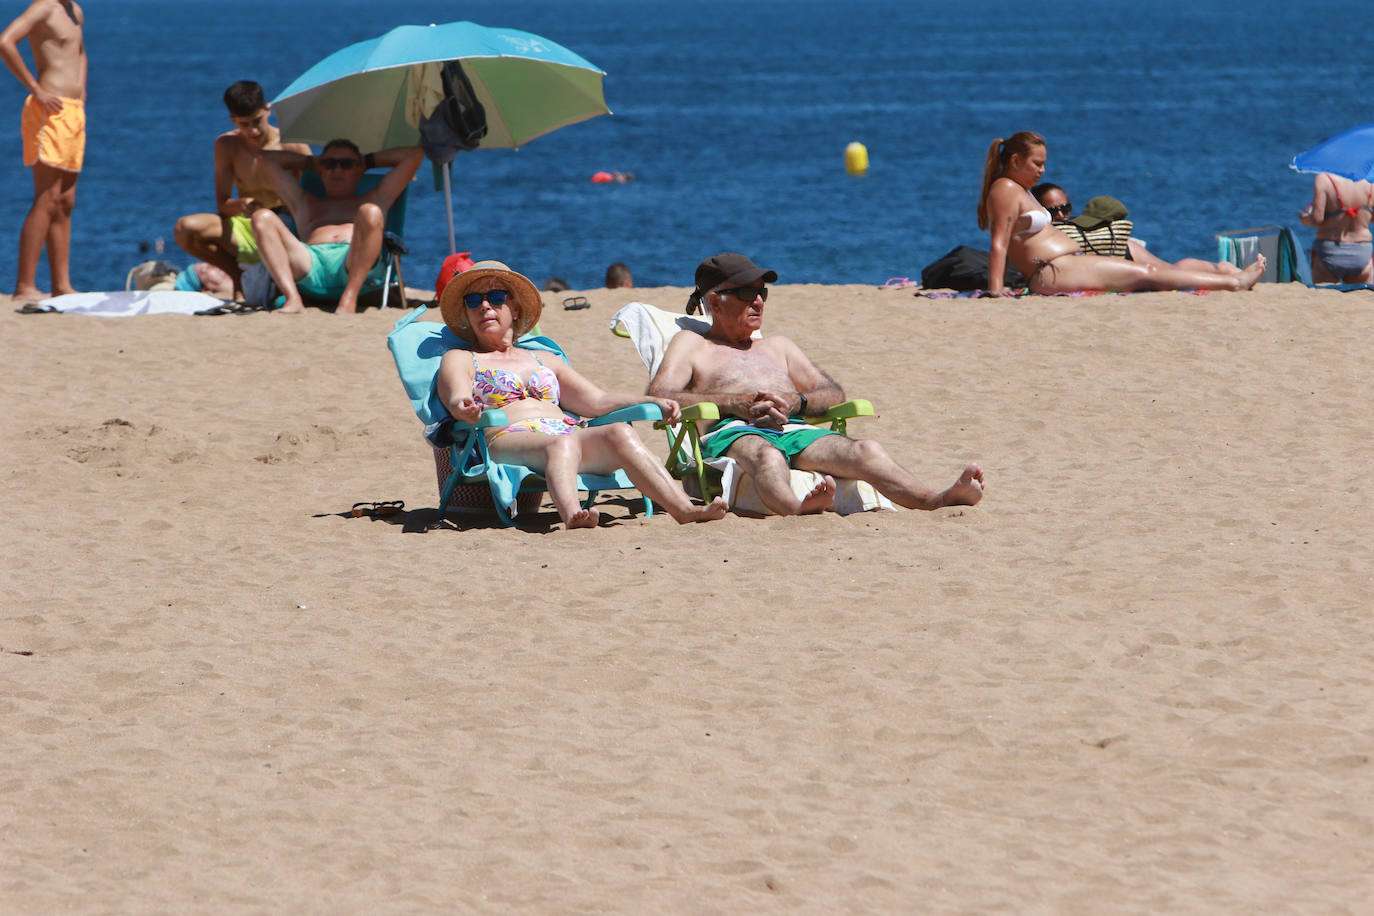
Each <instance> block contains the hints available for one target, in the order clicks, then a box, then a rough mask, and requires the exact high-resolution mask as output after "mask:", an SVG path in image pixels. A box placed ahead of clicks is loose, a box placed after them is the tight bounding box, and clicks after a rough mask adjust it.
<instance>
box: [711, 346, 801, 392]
mask: <svg viewBox="0 0 1374 916" xmlns="http://www.w3.org/2000/svg"><path fill="white" fill-rule="evenodd" d="M696 383H697V387H698V388H700V389H701V390H703V391H753V390H758V389H775V388H777V389H782V390H790V389H791V388H792V380H791V378H790V377H789V375H788V372H787V363H786V360H785V359H783V357H782V356H781V354H779V353H776V352H775V351H774V350H773V348H772V347H768V346H766V345H765V344H764V343H763V342H762V341H760V342H758V343H756V344H754V345H753V346H752V347H750V348H749V349H748V350H734V349H730V348H727V347H719V348H712V350H711V351H708V352H707V353H705V354H703V358H702V359H701V360H700V361H699V363H698V365H697V372H696Z"/></svg>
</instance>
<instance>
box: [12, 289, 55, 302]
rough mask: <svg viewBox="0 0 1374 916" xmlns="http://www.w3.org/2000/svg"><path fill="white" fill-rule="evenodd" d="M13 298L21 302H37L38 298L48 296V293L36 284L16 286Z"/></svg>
mask: <svg viewBox="0 0 1374 916" xmlns="http://www.w3.org/2000/svg"><path fill="white" fill-rule="evenodd" d="M14 298H16V299H19V300H20V301H23V302H37V301H38V300H39V299H46V298H48V294H47V293H45V292H43V291H42V290H41V289H39V288H38V287H36V286H16V287H15V288H14Z"/></svg>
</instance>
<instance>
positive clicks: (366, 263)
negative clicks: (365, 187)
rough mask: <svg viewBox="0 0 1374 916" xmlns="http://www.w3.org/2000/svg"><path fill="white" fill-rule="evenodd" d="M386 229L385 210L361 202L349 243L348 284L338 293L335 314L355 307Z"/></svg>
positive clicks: (349, 310) (350, 310) (375, 260)
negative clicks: (351, 239)
mask: <svg viewBox="0 0 1374 916" xmlns="http://www.w3.org/2000/svg"><path fill="white" fill-rule="evenodd" d="M385 231H386V214H385V213H383V212H382V208H381V207H379V206H377V205H376V204H371V203H368V204H363V205H362V206H360V207H359V208H358V215H357V217H356V218H355V219H354V221H353V241H352V242H350V243H349V245H348V258H347V260H346V261H345V262H344V264H345V265H346V266H347V268H348V284H347V285H346V286H344V291H343V293H341V294H340V296H339V305H338V308H336V309H334V313H335V314H336V315H350V314H352V313H354V312H356V311H358V294H359V293H360V292H362V289H363V283H365V282H366V281H367V275H368V274H369V273H371V272H372V266H373V265H374V264H376V263H377V258H378V256H379V255H380V254H381V253H382V235H383V233H384V232H385Z"/></svg>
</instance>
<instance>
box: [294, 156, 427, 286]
mask: <svg viewBox="0 0 1374 916" xmlns="http://www.w3.org/2000/svg"><path fill="white" fill-rule="evenodd" d="M386 174H387V173H386V170H379V171H373V172H367V173H365V174H364V175H363V177H362V178H360V179H359V180H358V190H359V191H367V190H371V189H372V188H375V187H376V186H377V185H378V184H379V183H380V182H381V180H382V179H383V178H384V177H386ZM301 187H302V188H304V189H305V190H306V191H308V192H309V193H311V194H314V195H316V196H320V197H323V196H324V184H323V182H321V181H320V176H319V174H318V173H316V172H310V171H306V172H302V173H301ZM409 196H410V189H409V188H406V189H405V190H404V191H402V192H401V193H400V196H398V197H397V198H396V202H395V203H393V204H392V205H391V209H389V210H387V211H386V227H385V229H384V231H383V234H382V251H381V254H380V255H378V257H377V263H376V264H375V265H374V266H373V268H372V271H371V272H370V273H369V274H368V276H367V280H365V281H364V282H363V288H362V289H361V290H360V291H359V293H358V300H359V305H360V306H361V304H362V302H363V301H364V297H371V296H375V295H376V294H377V293H378V291H380V293H381V301H380V304H379V307H380V308H386V307H387V303H388V302H389V300H390V296H391V291H392V289H393V288H394V289H395V290H396V296H397V298H398V300H399V302H400V304H401V306H402V307H404V306H405V304H406V286H405V280H404V279H403V278H402V277H401V256H402V255H406V254H409V253H410V249H409V248H407V247H406V243H405V240H404V237H405V229H406V202H407V199H408V198H409ZM393 273H394V274H395V283H393V282H392V275H393ZM296 288H297V289H298V290H299V291H300V294H301V298H302V299H305V300H307V301H309V302H313V303H317V304H330V303H333V302H335V301H337V297H334V296H330V295H328V294H326V293H324V292H322V291H318V290H311V289H308V288H307V287H304V286H301V285H300V284H297V286H296ZM280 293H281V290H279V289H276V284H275V283H274V284H273V289H272V290H271V297H270V298H269V299H268V301H269V302H273V301H275V300H276V298H277V296H279V295H280ZM368 301H369V304H370V300H368Z"/></svg>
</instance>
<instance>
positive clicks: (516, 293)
mask: <svg viewBox="0 0 1374 916" xmlns="http://www.w3.org/2000/svg"><path fill="white" fill-rule="evenodd" d="M485 277H496V278H497V279H499V280H500V281H501V284H502V286H503V287H504V288H505V290H506V292H507V293H509V294H510V295H509V297H508V298H507V299H506V302H507V303H509V304H510V306H511V317H512V319H513V321H514V325H513V327H514V330H515V338H516V339H517V340H518V339H520V338H521V337H523V336H525V334H527V333H529V330H530V328H532V327H534V326H535V325H536V324H538V323H539V314H540V313H541V312H542V311H543V310H544V304H543V303H542V302H541V301H540V300H539V290H537V289H535V286H534V284H533V283H531V282H530V280H529V278H528V277H526V276H524V275H523V274H518V273H516V272H515V271H513V270H511V269H510V268H509V267H507V266H506V265H505V264H502V263H501V262H500V261H478V262H477V263H476V264H474V265H472V266H471V267H469V268H468V269H467V270H465V271H463V272H462V273H460V274H456V275H455V276H454V277H453V279H452V280H449V281H448V285H447V286H445V287H444V291H443V292H442V293H440V294H439V313H440V314H441V315H443V316H444V324H446V325H448V327H449V330H450V331H452V332H453V333H455V334H457V335H458V336H459V337H461V338H463V339H464V340H466V341H467V342H468V343H473V342H475V340H476V337H475V336H474V335H473V333H472V326H471V325H470V324H468V308H467V306H466V305H464V304H463V296H464V295H465V294H466V293H468V292H469V291H470V290H471V289H472V287H473V285H474V284H476V283H477V281H478V280H481V279H483V278H485Z"/></svg>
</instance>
